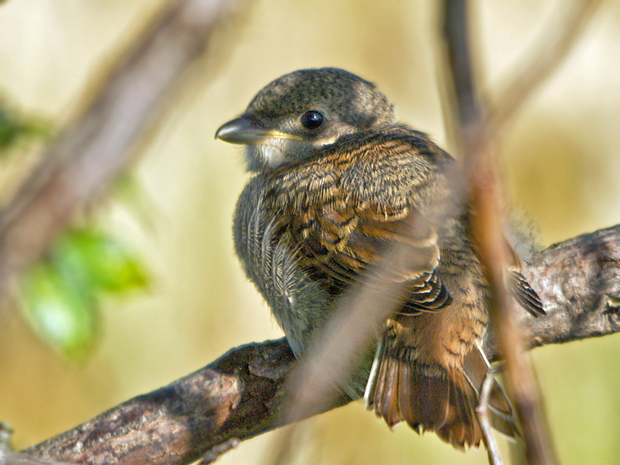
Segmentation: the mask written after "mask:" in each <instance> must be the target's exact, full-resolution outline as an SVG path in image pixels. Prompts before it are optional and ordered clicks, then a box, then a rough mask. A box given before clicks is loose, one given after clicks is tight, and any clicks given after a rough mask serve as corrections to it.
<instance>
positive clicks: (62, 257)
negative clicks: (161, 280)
mask: <svg viewBox="0 0 620 465" xmlns="http://www.w3.org/2000/svg"><path fill="white" fill-rule="evenodd" d="M53 261H54V262H55V263H56V264H57V266H58V267H59V269H61V270H62V272H63V274H64V275H65V277H66V279H67V280H68V281H69V282H72V283H74V284H75V286H76V287H78V288H82V289H84V288H85V287H90V288H91V289H92V290H93V291H94V292H102V291H103V292H106V293H110V294H121V293H125V292H128V291H131V290H135V289H142V288H145V287H146V286H147V285H148V278H147V273H146V271H145V269H144V266H143V265H142V262H141V261H140V259H139V258H138V256H137V255H136V254H135V253H134V252H133V251H132V250H130V249H129V247H127V246H125V245H124V244H122V243H121V242H120V241H118V240H117V239H115V238H113V237H111V236H108V235H106V234H104V233H103V232H101V231H97V230H94V229H80V230H74V231H71V232H69V233H67V234H65V235H64V236H63V237H62V238H61V240H60V241H59V243H58V245H57V247H56V248H55V250H54V253H53Z"/></svg>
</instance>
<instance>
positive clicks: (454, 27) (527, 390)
mask: <svg viewBox="0 0 620 465" xmlns="http://www.w3.org/2000/svg"><path fill="white" fill-rule="evenodd" d="M467 13H468V5H467V2H466V1H459V0H446V2H445V24H444V30H445V31H446V34H445V37H446V45H447V55H448V63H449V64H450V68H449V69H450V71H451V73H450V76H451V79H452V84H453V88H454V89H455V92H456V99H455V106H456V108H457V110H456V111H455V112H454V114H456V115H457V117H458V121H459V124H458V126H457V128H460V134H459V135H460V137H459V138H458V139H459V142H460V144H461V153H462V155H463V157H464V165H465V169H466V172H467V174H468V177H469V180H470V199H471V206H472V209H473V210H474V211H475V212H476V214H475V215H474V216H473V218H472V224H471V231H472V237H473V238H474V241H475V243H476V245H477V248H478V251H479V257H480V262H481V264H482V266H483V268H484V270H485V275H486V278H487V281H488V282H489V285H490V294H491V299H490V300H491V301H490V306H489V307H490V320H491V327H492V329H493V333H494V334H495V335H496V336H497V340H498V344H499V348H500V353H501V356H502V357H503V358H504V359H505V361H506V377H507V381H508V387H509V391H510V393H511V394H512V396H513V398H514V401H515V407H516V412H517V416H518V418H519V420H520V422H521V424H522V427H523V434H524V442H525V446H526V456H527V459H528V461H529V463H530V464H541V465H542V464H549V465H550V464H554V463H556V462H557V459H556V457H555V453H554V450H553V446H552V443H551V440H550V436H549V432H548V426H547V423H546V420H545V418H544V415H543V412H542V408H541V401H540V394H539V389H538V386H537V382H536V377H535V375H534V372H533V367H532V366H531V364H530V361H529V359H528V358H527V357H526V356H525V354H524V350H525V349H524V345H523V341H522V336H521V332H520V328H519V324H518V322H517V320H516V312H515V311H514V306H515V303H514V301H513V299H512V298H511V297H510V296H509V295H508V293H507V291H506V288H505V277H504V272H505V271H504V270H505V268H506V264H507V263H508V262H507V252H508V251H507V248H506V242H505V239H504V236H503V225H502V220H501V218H502V213H501V212H503V211H504V208H503V205H502V204H501V199H502V192H501V187H500V182H499V176H498V173H497V168H496V153H495V145H494V143H493V141H492V139H491V133H490V131H491V128H489V126H488V124H487V123H488V122H489V121H490V119H489V118H487V117H485V110H484V104H485V102H484V101H482V98H481V97H480V95H479V94H478V90H477V88H476V81H475V76H474V74H473V65H472V63H471V58H470V55H471V51H470V50H471V47H470V46H469V40H470V38H469V34H468V30H467V28H468V25H469V22H468V15H467ZM563 26H564V28H566V29H564V30H563V32H562V34H560V35H559V36H560V37H563V38H564V39H565V40H563V41H562V42H561V43H562V45H563V47H564V48H562V47H556V48H554V49H553V51H554V53H563V54H564V55H565V54H566V53H567V50H568V47H569V46H570V45H571V44H574V43H575V41H576V35H577V32H578V31H573V30H569V29H568V28H573V27H574V23H570V24H564V25H563ZM571 34H573V35H575V37H573V38H572V39H571V40H568V39H567V38H568V37H569V36H570V35H571ZM564 55H562V56H564ZM562 56H557V57H556V56H548V57H547V60H545V63H544V64H543V65H542V66H541V67H540V68H539V69H538V72H537V73H534V74H532V75H530V74H525V75H524V76H525V77H526V78H527V79H528V81H527V82H524V83H521V82H520V81H518V82H516V83H515V85H514V87H513V88H514V89H518V90H519V92H515V93H511V94H510V96H512V98H514V97H519V98H525V97H526V96H527V95H528V93H531V92H532V91H533V89H534V86H535V85H536V84H538V83H540V82H541V80H542V79H543V78H544V77H545V76H548V75H549V74H550V73H551V71H552V70H553V69H554V66H557V65H558V64H559V63H560V61H561V58H562ZM534 77H535V79H533V78H534ZM461 81H463V82H461ZM459 92H464V93H465V95H464V96H461V95H458V94H459ZM509 105H510V106H509V107H508V108H507V110H506V112H505V113H503V116H502V118H504V119H503V121H505V120H506V118H507V117H508V116H509V115H511V114H512V113H511V111H515V110H516V109H517V108H518V107H519V105H520V102H519V103H518V102H517V101H516V100H515V101H511V102H509ZM463 106H465V107H466V108H463ZM467 107H469V108H467ZM499 121H502V120H501V119H500V120H499Z"/></svg>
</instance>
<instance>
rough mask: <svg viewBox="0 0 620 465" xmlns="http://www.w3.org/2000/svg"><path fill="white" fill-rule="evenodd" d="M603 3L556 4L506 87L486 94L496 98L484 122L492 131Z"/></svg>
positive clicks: (519, 105) (537, 85)
mask: <svg viewBox="0 0 620 465" xmlns="http://www.w3.org/2000/svg"><path fill="white" fill-rule="evenodd" d="M603 3H605V0H573V2H572V5H570V6H568V7H567V6H566V4H565V3H564V2H562V3H561V4H560V5H559V8H558V11H557V12H556V13H555V14H553V15H552V18H553V20H552V24H548V25H547V26H545V27H544V28H543V31H544V32H543V35H542V37H540V38H539V39H538V40H537V41H536V45H534V46H533V47H532V50H531V51H529V52H527V53H525V54H524V56H525V58H524V59H523V60H522V61H523V63H521V64H520V65H517V66H515V67H514V69H513V70H512V71H511V72H510V73H509V76H511V80H510V82H509V83H508V84H507V85H506V86H505V89H504V90H503V91H502V92H500V94H499V95H497V96H496V97H495V98H492V96H489V97H488V99H487V100H488V101H489V102H491V101H494V102H495V103H494V104H493V105H491V108H490V111H489V113H488V118H489V119H488V121H487V122H486V124H487V125H488V127H489V128H490V129H489V132H490V133H491V134H497V133H498V132H499V131H501V130H502V129H503V128H504V127H505V125H506V124H507V123H508V122H509V121H510V120H511V119H512V118H513V117H514V116H515V115H516V114H517V113H518V112H519V110H520V109H521V108H522V107H523V105H525V104H526V103H527V101H528V100H529V98H530V97H531V96H532V95H533V94H534V93H535V92H536V90H538V89H539V88H540V87H541V85H542V84H543V82H544V81H545V80H547V79H548V78H549V77H550V76H551V75H553V73H554V72H555V71H556V70H557V69H558V68H559V66H560V65H561V64H562V62H563V61H564V60H565V59H566V57H567V56H568V55H569V53H570V52H571V51H572V50H573V48H574V46H575V44H576V43H577V42H578V41H579V39H581V38H582V36H583V33H584V31H585V30H586V28H587V26H588V25H589V24H590V22H591V20H592V18H593V16H594V14H595V13H596V11H597V10H598V9H599V8H600V7H601V6H602V5H603Z"/></svg>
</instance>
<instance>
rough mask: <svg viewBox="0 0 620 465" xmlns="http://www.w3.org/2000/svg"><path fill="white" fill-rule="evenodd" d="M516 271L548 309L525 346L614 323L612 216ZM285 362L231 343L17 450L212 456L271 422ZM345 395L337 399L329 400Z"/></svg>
mask: <svg viewBox="0 0 620 465" xmlns="http://www.w3.org/2000/svg"><path fill="white" fill-rule="evenodd" d="M525 274H526V277H527V278H528V280H529V282H530V283H531V284H532V286H533V287H534V288H535V289H536V290H537V291H538V294H539V295H540V297H541V298H542V300H543V303H544V304H545V308H546V310H547V314H548V316H547V317H546V318H538V319H532V318H530V317H529V316H524V324H523V328H524V331H526V334H525V340H526V341H529V344H530V347H536V346H541V345H545V344H553V343H562V342H568V341H573V340H577V339H584V338H588V337H596V336H603V335H606V334H611V333H615V332H618V331H620V225H617V226H614V227H612V228H609V229H604V230H600V231H597V232H595V233H592V234H585V235H583V236H579V237H577V238H575V239H571V240H568V241H566V242H563V243H561V244H557V245H554V246H551V247H549V248H548V249H545V250H543V251H542V252H540V253H539V254H537V255H536V256H535V257H534V259H533V260H532V263H531V264H530V266H529V267H528V268H527V269H526V270H525ZM523 313H525V312H523ZM488 353H489V355H490V356H491V357H495V356H496V353H497V352H496V349H494V348H493V347H490V348H489V349H488ZM293 365H294V357H293V354H292V352H291V351H290V349H289V347H288V344H287V343H286V341H285V340H284V339H281V340H278V341H267V342H263V343H260V344H249V345H247V346H243V347H238V348H235V349H232V350H231V351H230V352H228V353H227V354H225V355H224V356H222V357H221V358H220V359H219V360H216V361H215V362H213V363H211V364H210V365H207V366H206V367H205V368H203V369H202V370H199V371H197V372H196V373H193V374H191V375H189V376H187V377H185V378H182V379H180V380H178V381H175V382H174V383H172V384H170V385H169V386H166V387H164V388H161V389H158V390H156V391H153V392H151V393H148V394H144V395H142V396H138V397H135V398H134V399H131V400H129V401H127V402H125V403H124V404H121V405H119V406H117V407H114V408H112V409H110V410H108V411H107V412H104V413H103V414H101V415H99V416H98V417H96V418H94V419H92V420H90V421H88V422H86V423H84V424H82V425H80V426H78V427H76V428H74V429H72V430H70V431H67V432H65V433H63V434H60V435H58V436H56V437H54V438H51V439H49V440H47V441H45V442H43V443H41V444H38V445H36V446H33V447H31V448H30V449H27V450H26V451H24V453H25V454H29V455H32V456H35V457H41V458H47V459H54V460H59V461H63V462H69V463H78V462H79V463H86V464H101V463H106V464H112V463H122V464H134V463H135V464H137V463H151V464H164V463H165V464H185V463H190V462H192V461H195V460H197V459H199V458H200V457H201V456H205V453H208V455H207V457H209V460H211V459H212V457H213V455H214V454H215V455H217V454H218V453H219V452H218V451H220V450H224V451H225V450H227V447H223V448H217V446H218V445H220V444H223V443H227V441H230V440H231V439H234V438H239V439H240V440H244V439H248V438H251V437H253V436H256V435H258V434H261V433H263V432H265V431H268V430H270V429H273V428H274V427H275V426H277V420H278V416H279V414H280V413H281V412H282V406H283V395H282V389H283V386H284V379H285V376H286V374H287V373H288V372H289V371H290V370H291V368H292V367H293ZM345 403H347V401H346V400H345V399H339V400H338V401H337V402H336V403H335V404H334V405H333V406H332V408H334V407H336V406H340V405H344V404H345ZM234 442H235V441H232V442H228V443H227V446H228V445H230V444H232V443H234ZM214 448H215V449H214Z"/></svg>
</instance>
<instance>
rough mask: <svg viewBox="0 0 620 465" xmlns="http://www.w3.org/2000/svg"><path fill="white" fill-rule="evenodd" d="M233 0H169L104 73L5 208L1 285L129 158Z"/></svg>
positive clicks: (0, 225)
mask: <svg viewBox="0 0 620 465" xmlns="http://www.w3.org/2000/svg"><path fill="white" fill-rule="evenodd" d="M235 3H238V2H235V1H230V0H182V1H174V2H170V3H169V4H168V6H167V7H166V8H164V9H163V10H162V11H161V12H160V13H159V14H158V16H157V18H155V20H153V21H152V22H151V24H150V25H149V27H147V28H146V30H145V31H144V32H143V34H142V35H141V36H140V37H139V38H138V39H137V40H136V41H135V42H134V43H132V45H131V47H130V48H129V49H128V50H126V51H125V52H124V53H123V54H122V55H121V56H120V57H119V58H118V59H117V60H115V62H114V66H113V67H112V68H111V69H110V70H109V71H108V72H107V73H106V75H105V76H102V78H101V80H100V82H101V86H100V87H99V89H98V90H97V91H96V92H95V93H94V95H95V98H94V100H93V101H92V102H90V104H89V105H88V106H87V107H86V108H85V110H84V111H83V113H82V114H81V115H79V116H78V117H77V118H76V119H75V122H74V123H73V124H72V125H70V126H69V127H68V128H67V129H66V130H65V131H64V132H63V133H62V134H61V135H60V137H59V138H58V140H57V141H56V142H55V143H54V144H53V145H52V146H51V147H50V148H49V149H48V151H47V153H45V154H44V155H43V158H42V161H41V163H40V164H39V166H37V167H36V168H35V170H34V171H33V172H32V174H31V175H30V177H29V178H28V179H27V180H26V181H25V182H24V183H23V185H22V186H21V188H20V189H19V190H18V192H17V193H16V194H15V196H14V198H13V199H12V200H11V201H10V203H9V204H8V205H7V206H6V207H5V208H4V210H3V211H2V212H1V214H0V289H2V288H3V287H4V286H5V285H6V282H7V280H8V279H9V278H11V277H12V276H13V275H14V274H15V273H16V272H18V271H19V270H20V269H22V268H23V267H24V266H27V265H28V264H30V263H32V262H34V261H35V260H37V259H38V258H40V257H41V256H42V255H43V254H44V253H45V251H46V250H47V249H48V247H49V246H50V244H51V242H52V241H53V240H54V238H55V237H56V236H57V235H58V233H59V232H60V231H61V230H62V229H63V228H64V227H65V225H66V224H67V222H68V221H69V220H70V219H71V217H72V215H73V214H74V213H75V212H76V210H78V209H79V208H80V207H84V206H85V205H86V204H87V203H88V202H89V201H90V200H92V198H93V197H94V196H95V195H96V194H97V193H98V192H100V191H101V190H102V188H103V187H104V186H105V185H106V184H107V183H109V181H110V180H111V178H113V177H114V175H115V174H116V173H117V172H118V171H119V170H120V169H121V168H122V167H123V166H124V165H125V164H127V163H128V161H129V160H130V157H131V155H132V149H133V148H134V147H135V145H136V141H137V140H138V139H139V137H140V135H141V134H143V133H144V131H145V129H146V128H147V127H148V126H149V124H150V123H152V122H153V120H154V119H155V117H156V115H157V113H158V111H159V110H161V109H162V107H163V104H164V103H165V102H166V101H167V98H168V97H169V95H170V93H171V92H172V91H173V90H174V89H175V87H176V85H177V84H178V82H179V81H180V80H181V78H182V77H183V76H185V74H186V72H187V71H188V69H189V68H190V66H191V65H192V64H193V63H195V62H196V61H197V60H198V59H199V58H200V57H201V55H202V54H203V52H204V50H205V49H206V47H207V45H208V43H209V39H210V38H211V36H212V34H213V32H214V30H215V29H216V26H217V25H218V23H219V22H220V20H221V18H222V17H223V16H225V15H226V14H227V13H230V12H231V9H232V7H233V6H234V4H235Z"/></svg>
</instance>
